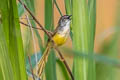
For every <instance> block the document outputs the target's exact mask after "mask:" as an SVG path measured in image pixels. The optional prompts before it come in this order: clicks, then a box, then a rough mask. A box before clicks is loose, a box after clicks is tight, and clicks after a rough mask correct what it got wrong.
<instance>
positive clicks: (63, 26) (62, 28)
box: [37, 15, 72, 77]
mask: <svg viewBox="0 0 120 80" xmlns="http://www.w3.org/2000/svg"><path fill="white" fill-rule="evenodd" d="M71 16H72V15H64V16H61V17H60V19H59V21H58V26H57V27H56V29H55V30H54V31H53V34H52V37H51V39H48V42H47V45H46V49H45V50H44V52H43V55H42V57H41V59H40V60H39V61H38V71H37V73H38V77H41V74H42V72H43V70H44V67H45V64H46V63H47V60H48V56H49V52H50V49H51V48H52V47H53V46H54V45H53V43H54V44H55V45H56V46H61V45H63V44H65V42H66V40H67V38H68V36H69V33H70V23H71Z"/></svg>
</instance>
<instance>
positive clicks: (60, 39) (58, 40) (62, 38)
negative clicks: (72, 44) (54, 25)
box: [53, 34, 67, 46]
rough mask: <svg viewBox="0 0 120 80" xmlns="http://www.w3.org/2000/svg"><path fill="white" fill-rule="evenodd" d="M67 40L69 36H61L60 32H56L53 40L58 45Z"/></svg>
mask: <svg viewBox="0 0 120 80" xmlns="http://www.w3.org/2000/svg"><path fill="white" fill-rule="evenodd" d="M66 40H67V37H65V36H61V35H60V34H55V35H54V36H53V41H54V42H55V44H56V45H57V46H61V45H63V44H64V43H65V42H66Z"/></svg>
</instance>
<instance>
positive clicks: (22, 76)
mask: <svg viewBox="0 0 120 80" xmlns="http://www.w3.org/2000/svg"><path fill="white" fill-rule="evenodd" d="M1 2H2V5H1V4H0V5H1V6H0V10H1V14H2V24H3V29H4V33H5V38H6V40H7V47H8V55H9V59H10V60H9V61H10V63H11V66H12V71H13V79H12V80H26V79H27V76H26V70H25V62H24V52H23V46H22V39H21V31H20V25H19V22H18V20H16V18H18V13H17V5H16V0H4V1H1ZM6 4H9V5H7V6H6ZM11 73H12V72H11ZM5 80H6V79H5ZM8 80H9V79H8Z"/></svg>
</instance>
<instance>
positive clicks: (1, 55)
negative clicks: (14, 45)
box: [0, 23, 14, 80]
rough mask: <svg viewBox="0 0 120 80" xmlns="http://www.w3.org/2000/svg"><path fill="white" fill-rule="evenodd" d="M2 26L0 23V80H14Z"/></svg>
mask: <svg viewBox="0 0 120 80" xmlns="http://www.w3.org/2000/svg"><path fill="white" fill-rule="evenodd" d="M2 27H3V26H2V25H1V23H0V80H14V76H13V70H12V66H11V62H10V59H9V55H8V46H7V42H6V40H5V35H4V31H3V28H2Z"/></svg>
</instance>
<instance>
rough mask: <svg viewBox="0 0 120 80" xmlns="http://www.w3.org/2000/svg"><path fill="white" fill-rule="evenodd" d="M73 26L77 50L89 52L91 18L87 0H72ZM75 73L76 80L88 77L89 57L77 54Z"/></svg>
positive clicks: (74, 66)
mask: <svg viewBox="0 0 120 80" xmlns="http://www.w3.org/2000/svg"><path fill="white" fill-rule="evenodd" d="M72 5H73V8H72V14H73V18H72V25H74V26H73V27H72V29H73V47H74V50H76V51H82V52H84V53H88V51H89V48H90V47H89V39H88V38H89V37H88V29H89V21H88V20H89V19H88V6H87V2H86V0H74V1H72ZM73 73H74V77H75V80H89V79H88V61H87V59H84V58H80V57H77V56H75V58H74V62H73Z"/></svg>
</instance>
